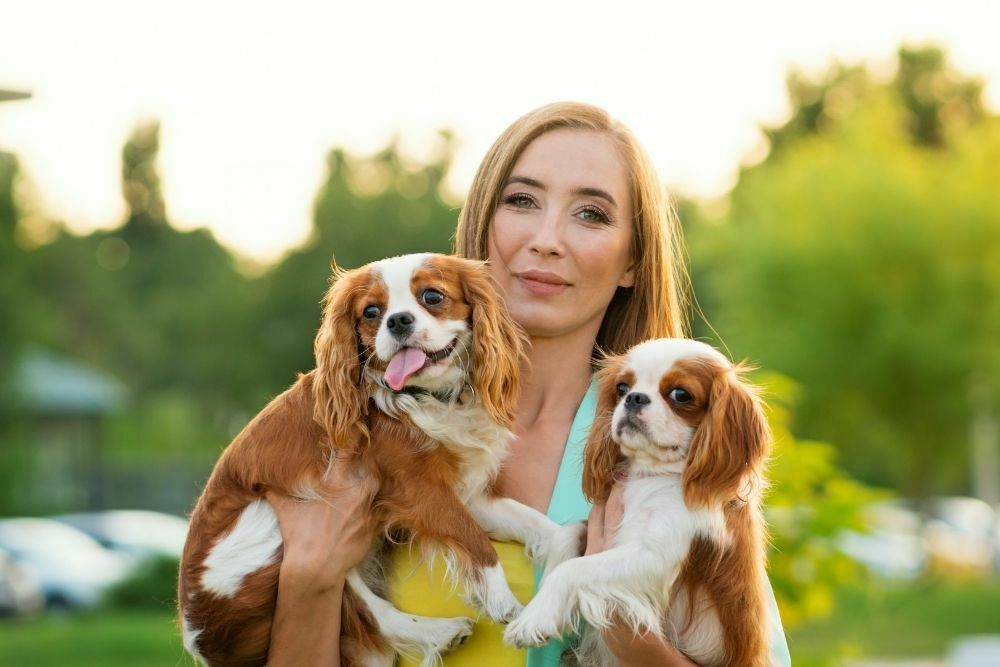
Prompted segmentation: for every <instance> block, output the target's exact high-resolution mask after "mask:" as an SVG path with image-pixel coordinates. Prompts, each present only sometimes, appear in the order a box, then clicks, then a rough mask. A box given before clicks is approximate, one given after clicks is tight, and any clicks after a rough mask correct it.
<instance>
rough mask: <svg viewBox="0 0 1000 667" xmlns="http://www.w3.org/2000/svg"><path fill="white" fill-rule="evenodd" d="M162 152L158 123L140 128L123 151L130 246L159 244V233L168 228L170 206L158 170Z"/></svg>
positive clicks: (125, 234)
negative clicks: (154, 242)
mask: <svg viewBox="0 0 1000 667" xmlns="http://www.w3.org/2000/svg"><path fill="white" fill-rule="evenodd" d="M159 152H160V124H159V122H157V121H147V122H143V123H140V124H138V125H137V126H136V127H135V129H134V130H132V134H131V136H129V138H128V141H126V142H125V147H124V148H123V149H122V196H123V197H124V198H125V204H126V205H127V206H128V217H127V218H126V220H125V226H124V229H123V230H122V235H123V236H124V237H125V238H126V240H127V241H128V242H130V243H137V242H141V239H143V238H144V237H148V238H150V240H151V241H152V240H155V239H156V236H155V235H156V234H157V233H158V231H160V230H162V229H163V228H165V227H166V226H167V211H166V204H165V203H164V201H163V193H162V191H161V189H160V175H159V172H158V171H157V168H156V158H157V155H158V154H159Z"/></svg>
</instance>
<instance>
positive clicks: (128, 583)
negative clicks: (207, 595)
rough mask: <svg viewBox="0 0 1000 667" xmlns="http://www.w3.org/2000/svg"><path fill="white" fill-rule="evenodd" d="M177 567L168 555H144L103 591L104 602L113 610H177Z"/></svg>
mask: <svg viewBox="0 0 1000 667" xmlns="http://www.w3.org/2000/svg"><path fill="white" fill-rule="evenodd" d="M179 567H180V561H179V560H178V559H177V558H173V557H171V556H151V557H149V558H146V559H144V560H143V561H141V562H140V563H139V564H138V565H137V566H136V569H135V571H133V572H132V574H130V575H129V576H128V577H127V578H125V579H123V580H122V581H120V582H118V583H117V584H115V585H114V586H113V587H111V588H110V589H109V590H108V591H107V592H106V593H105V596H104V602H105V604H106V605H108V606H109V607H112V608H115V609H151V610H155V609H176V608H177V570H178V568H179Z"/></svg>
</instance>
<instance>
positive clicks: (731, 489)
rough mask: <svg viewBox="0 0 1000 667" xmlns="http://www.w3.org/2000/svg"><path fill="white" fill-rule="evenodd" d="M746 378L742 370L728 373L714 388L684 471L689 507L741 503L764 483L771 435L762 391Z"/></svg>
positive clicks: (714, 381)
mask: <svg viewBox="0 0 1000 667" xmlns="http://www.w3.org/2000/svg"><path fill="white" fill-rule="evenodd" d="M742 373H743V368H742V367H739V366H737V367H733V368H728V369H725V370H723V371H721V372H720V373H719V374H718V375H717V376H716V377H715V378H714V380H713V382H712V392H711V398H710V403H709V409H708V413H706V415H705V417H704V419H703V420H702V422H701V424H700V425H699V426H698V429H697V430H696V431H695V434H694V437H693V438H692V440H691V448H690V451H689V452H688V460H687V467H686V468H685V469H684V501H685V502H686V503H687V504H688V505H689V506H691V507H699V506H705V505H713V504H716V503H719V502H725V501H728V500H731V499H734V498H738V497H740V495H741V494H745V493H746V490H747V488H749V487H748V484H751V485H752V484H755V483H757V481H758V480H759V479H761V468H762V467H763V464H764V461H765V460H766V458H767V455H768V453H769V451H770V444H771V430H770V427H769V426H768V423H767V417H766V416H765V415H764V409H763V406H762V404H761V401H760V398H759V397H758V396H757V389H756V388H755V387H754V386H753V385H751V384H749V383H748V382H746V381H745V380H743V379H742V377H741V375H742Z"/></svg>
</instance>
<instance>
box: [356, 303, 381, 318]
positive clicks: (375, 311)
mask: <svg viewBox="0 0 1000 667" xmlns="http://www.w3.org/2000/svg"><path fill="white" fill-rule="evenodd" d="M381 314H382V309H381V308H379V307H378V306H368V307H366V308H365V309H364V311H362V313H361V316H362V317H364V318H365V319H366V320H374V319H376V318H377V317H378V316H379V315H381Z"/></svg>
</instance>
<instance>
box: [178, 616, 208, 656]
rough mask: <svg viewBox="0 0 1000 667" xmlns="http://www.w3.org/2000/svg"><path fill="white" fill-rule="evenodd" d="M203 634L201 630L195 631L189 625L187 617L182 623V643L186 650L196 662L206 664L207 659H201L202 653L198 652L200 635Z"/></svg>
mask: <svg viewBox="0 0 1000 667" xmlns="http://www.w3.org/2000/svg"><path fill="white" fill-rule="evenodd" d="M200 634H201V630H195V629H194V628H192V627H191V624H190V623H188V619H187V616H185V617H184V618H183V621H182V623H181V643H183V644H184V648H185V649H187V652H188V653H190V654H191V655H192V656H193V657H194V659H195V660H197V661H198V662H201V663H204V662H205V659H204V658H202V657H201V653H200V652H199V651H198V635H200Z"/></svg>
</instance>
